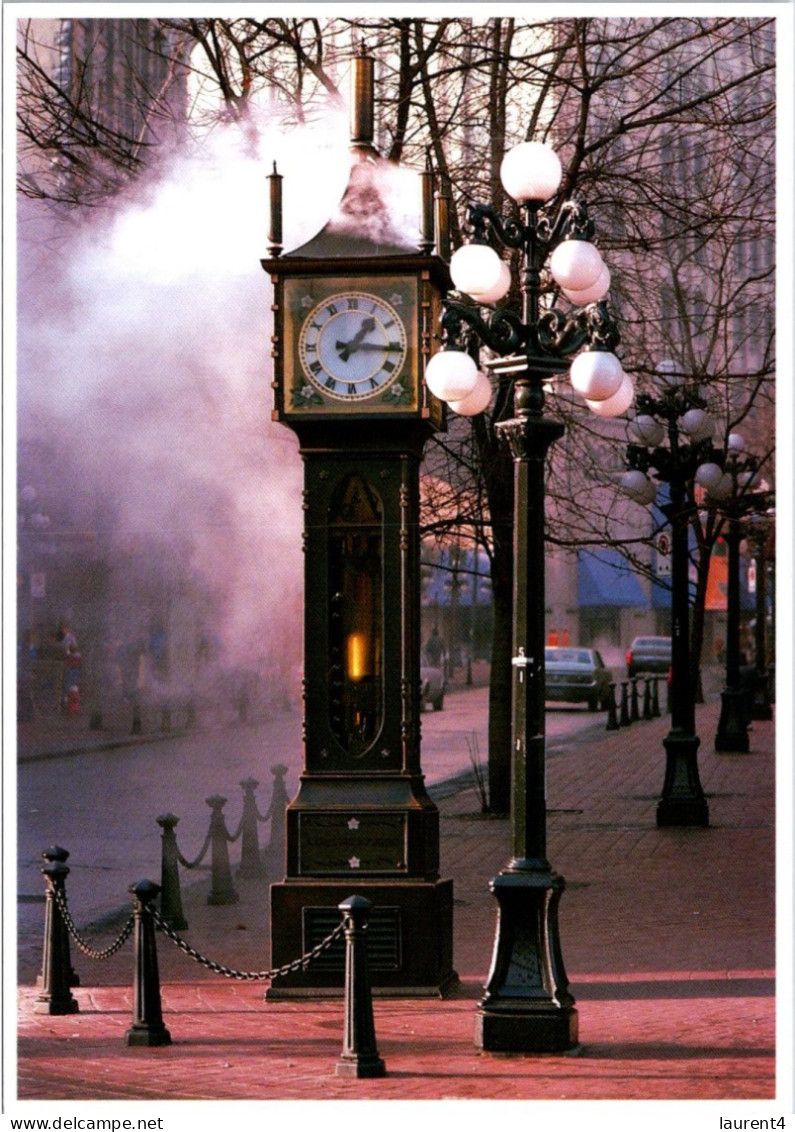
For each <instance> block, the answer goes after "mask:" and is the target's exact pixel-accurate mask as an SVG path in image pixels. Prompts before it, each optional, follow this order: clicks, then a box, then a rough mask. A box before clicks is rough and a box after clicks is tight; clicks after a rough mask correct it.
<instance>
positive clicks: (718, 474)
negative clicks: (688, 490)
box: [694, 462, 723, 492]
mask: <svg viewBox="0 0 795 1132" xmlns="http://www.w3.org/2000/svg"><path fill="white" fill-rule="evenodd" d="M722 478H723V468H721V466H720V464H713V463H712V462H709V463H706V464H701V465H700V466H699V467H698V468H696V474H695V476H694V479H695V481H696V483H697V484H698V485H699V487H703V488H705V489H706V490H707V491H709V492H712V489H713V488H714V487H716V486H717V485H718V484H719V483H720V481H721V480H722Z"/></svg>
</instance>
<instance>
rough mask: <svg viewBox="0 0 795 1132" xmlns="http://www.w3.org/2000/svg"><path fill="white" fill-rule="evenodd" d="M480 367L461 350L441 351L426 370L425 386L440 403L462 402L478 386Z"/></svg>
mask: <svg viewBox="0 0 795 1132" xmlns="http://www.w3.org/2000/svg"><path fill="white" fill-rule="evenodd" d="M477 377H478V367H477V365H476V364H475V362H474V361H473V360H472V358H470V356H469V354H464V353H462V351H461V350H441V351H440V352H439V353H438V354H434V356H433V357H432V358H431V360H430V361H429V362H428V365H427V366H426V368H425V384H426V385H427V386H428V388H429V389H430V391H431V393H433V395H434V396H435V397H438V398H439V400H440V401H461V400H463V398H464V397H468V396H469V394H470V393H471V392H472V391H473V389H474V388H475V386H476V384H477Z"/></svg>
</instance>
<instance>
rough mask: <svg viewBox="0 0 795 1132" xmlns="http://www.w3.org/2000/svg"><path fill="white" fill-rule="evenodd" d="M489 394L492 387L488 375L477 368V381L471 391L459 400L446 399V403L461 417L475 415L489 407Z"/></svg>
mask: <svg viewBox="0 0 795 1132" xmlns="http://www.w3.org/2000/svg"><path fill="white" fill-rule="evenodd" d="M491 394H492V388H491V382H490V381H489V379H488V375H487V374H485V373H484V372H483V370H478V377H477V383H476V385H475V388H474V389H473V390H472V392H471V393H470V394H469V395H468V396H467V397H464V398H462V399H461V400H460V401H448V405H449V406H450V408H451V409H452V410H453V412H454V413H458V415H459V416H461V417H476V416H477V415H478V413H482V412H484V411H485V410H486V409H487V408H488V407H489V402H490V401H491Z"/></svg>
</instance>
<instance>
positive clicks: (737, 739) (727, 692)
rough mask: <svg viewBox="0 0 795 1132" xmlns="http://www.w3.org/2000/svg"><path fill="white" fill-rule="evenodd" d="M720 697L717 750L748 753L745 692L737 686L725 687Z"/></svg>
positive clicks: (716, 737)
mask: <svg viewBox="0 0 795 1132" xmlns="http://www.w3.org/2000/svg"><path fill="white" fill-rule="evenodd" d="M720 698H721V705H720V719H719V720H718V730H717V733H716V735H715V750H716V751H731V752H734V753H736V754H740V755H744V754H747V753H748V750H749V742H748V725H747V723H746V697H745V694H744V693H743V692H741V691H739V690H738V689H737V688H724V689H723V691H722V692H721V694H720Z"/></svg>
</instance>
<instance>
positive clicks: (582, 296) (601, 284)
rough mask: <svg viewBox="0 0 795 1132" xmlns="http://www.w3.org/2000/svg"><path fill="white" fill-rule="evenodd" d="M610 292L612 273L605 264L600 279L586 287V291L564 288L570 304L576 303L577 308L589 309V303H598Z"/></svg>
mask: <svg viewBox="0 0 795 1132" xmlns="http://www.w3.org/2000/svg"><path fill="white" fill-rule="evenodd" d="M609 290H610V271H609V269H608V266H607V264H606V263H604V262H603V263H602V270H601V271H600V272H599V277H598V279H597V280H596V282H595V283H592V284H591V286H590V287H586V288H585V290H584V291H572V290H571V289H570V288H564V289H563V294H564V295H565V296H566V298H567V299H568V300H569V302H570V303H574V305H575V307H587V306H588V304H589V303H598V302H599V300H600V299H603V298H604V297H605V295H606V294H607V292H608V291H609Z"/></svg>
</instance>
